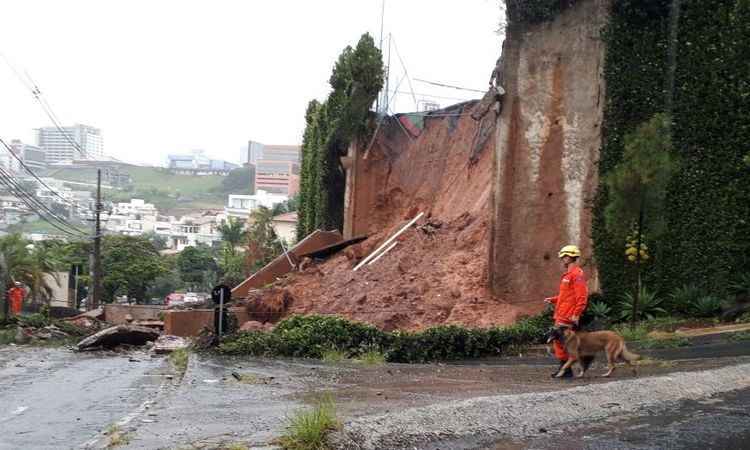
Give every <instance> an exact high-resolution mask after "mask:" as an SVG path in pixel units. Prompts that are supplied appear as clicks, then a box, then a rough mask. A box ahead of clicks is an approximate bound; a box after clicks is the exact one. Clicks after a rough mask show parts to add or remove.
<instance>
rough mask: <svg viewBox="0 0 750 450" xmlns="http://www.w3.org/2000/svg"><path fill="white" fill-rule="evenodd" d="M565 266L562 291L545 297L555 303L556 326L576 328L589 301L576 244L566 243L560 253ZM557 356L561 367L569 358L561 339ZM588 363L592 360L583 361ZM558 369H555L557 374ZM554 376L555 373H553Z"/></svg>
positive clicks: (569, 373)
mask: <svg viewBox="0 0 750 450" xmlns="http://www.w3.org/2000/svg"><path fill="white" fill-rule="evenodd" d="M558 256H559V257H560V260H561V261H562V263H563V266H564V267H565V273H564V274H563V276H562V278H561V279H560V292H559V293H558V295H556V296H554V297H549V298H546V299H544V301H545V302H547V303H551V304H553V305H555V312H554V316H553V319H554V321H555V327H558V328H559V327H568V328H575V327H577V326H578V321H579V320H580V319H581V315H582V314H583V311H584V310H585V309H586V303H587V301H588V287H587V286H586V278H585V277H584V275H583V270H582V269H581V268H580V267H579V266H578V259H579V258H580V257H581V250H580V249H579V248H578V247H577V246H575V245H566V246H565V247H563V248H562V249H561V250H560V253H559V254H558ZM553 348H554V351H555V357H556V358H557V359H559V360H560V367H562V365H563V364H565V361H567V360H568V354H567V353H566V352H565V348H564V347H563V345H562V344H561V343H560V342H559V341H554V342H553ZM582 363H585V364H586V365H588V363H590V361H586V362H584V361H582ZM557 372H558V371H555V374H556V373H557ZM553 376H554V374H553ZM563 376H564V377H566V378H568V377H572V376H573V371H572V370H571V369H567V370H566V371H565V374H564V375H563Z"/></svg>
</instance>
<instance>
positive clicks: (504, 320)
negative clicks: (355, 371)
mask: <svg viewBox="0 0 750 450" xmlns="http://www.w3.org/2000/svg"><path fill="white" fill-rule="evenodd" d="M397 229H398V226H394V227H392V228H389V229H388V230H387V231H384V232H381V233H379V234H377V235H375V236H373V237H371V238H370V239H368V241H365V242H363V243H361V244H358V245H357V246H354V247H353V248H352V249H350V250H349V251H347V252H343V253H342V254H339V255H337V256H335V257H333V258H331V259H329V260H328V261H325V262H323V263H320V264H317V265H314V266H312V267H310V268H308V269H306V270H304V271H302V272H298V273H295V274H293V275H292V276H290V277H289V279H288V281H287V282H286V283H285V286H284V289H285V290H286V291H287V292H288V293H289V294H290V297H291V298H292V299H293V300H292V302H290V304H289V306H288V307H287V310H286V313H287V314H294V313H306V314H311V313H316V314H338V315H342V316H345V317H347V318H351V319H354V320H359V321H363V322H369V323H372V324H374V325H376V326H378V327H379V328H382V329H384V330H395V329H405V330H417V329H422V328H425V327H429V326H432V325H438V324H459V325H465V326H470V327H489V326H492V325H498V324H510V323H513V322H514V321H515V320H516V319H517V318H518V316H519V315H520V314H523V313H530V312H531V311H528V310H523V309H521V308H519V307H517V306H512V305H509V304H507V303H505V302H502V301H500V300H498V299H495V298H492V297H491V296H490V294H489V290H488V288H487V232H488V226H487V218H486V217H484V218H482V217H476V216H472V215H470V214H468V213H467V214H465V215H463V216H461V217H459V218H457V219H455V220H453V221H451V222H441V221H439V220H437V219H426V220H424V221H420V222H418V223H417V226H416V227H414V228H412V229H410V230H408V231H406V232H404V233H403V234H402V235H401V236H400V237H399V239H398V244H397V245H396V247H395V248H394V249H393V250H391V251H390V252H389V253H388V254H386V255H385V256H383V257H382V258H380V259H378V260H377V261H376V262H375V263H373V264H371V265H366V266H364V267H362V268H361V269H360V270H358V271H357V272H354V271H353V270H352V269H353V267H354V266H355V265H356V264H357V262H358V261H359V258H357V256H358V255H363V254H364V255H366V254H368V253H369V252H370V249H371V248H374V247H375V246H376V245H377V244H378V243H379V242H382V241H383V240H385V239H387V237H388V236H389V235H390V234H392V233H393V232H395V231H397Z"/></svg>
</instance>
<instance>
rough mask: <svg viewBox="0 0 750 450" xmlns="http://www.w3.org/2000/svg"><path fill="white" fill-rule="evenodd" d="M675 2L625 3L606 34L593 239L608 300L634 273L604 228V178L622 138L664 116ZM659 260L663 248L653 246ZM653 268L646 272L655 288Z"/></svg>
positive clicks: (616, 6) (618, 5)
mask: <svg viewBox="0 0 750 450" xmlns="http://www.w3.org/2000/svg"><path fill="white" fill-rule="evenodd" d="M670 3H671V0H624V1H615V2H613V5H612V11H611V14H610V19H609V25H608V26H607V29H606V31H605V33H604V39H605V42H606V54H605V55H606V56H605V61H604V79H605V84H606V95H605V99H606V100H605V101H606V103H605V108H604V127H603V142H602V148H601V151H600V160H599V179H600V180H602V182H601V183H600V185H599V192H598V195H597V198H596V200H595V204H594V217H593V223H592V235H593V239H594V255H595V258H596V263H597V266H598V269H599V277H600V282H601V286H602V290H603V291H604V292H605V293H607V294H610V298H612V297H614V296H617V295H619V294H620V293H624V292H628V291H630V290H631V289H632V286H633V281H634V277H635V275H636V274H635V271H634V270H633V267H632V265H630V264H629V263H628V262H627V259H626V258H625V253H624V251H625V248H624V244H625V242H624V240H623V239H622V238H621V237H616V236H613V235H612V234H611V233H609V232H608V230H607V229H606V227H605V223H604V208H605V206H606V203H607V190H606V186H605V184H604V182H603V180H604V176H605V175H606V174H607V173H608V172H609V171H610V170H612V169H613V168H614V167H615V166H616V165H617V163H619V162H620V160H621V159H622V154H623V149H624V138H625V135H626V134H627V133H628V132H631V131H633V130H634V129H635V128H636V127H637V126H638V125H639V124H641V123H643V122H645V121H647V120H648V119H650V118H651V117H652V116H653V115H654V114H656V113H658V112H662V111H664V106H665V97H666V96H665V93H664V91H663V87H664V84H665V77H666V63H667V59H668V58H667V55H668V37H669V12H670ZM649 245H650V247H651V248H652V250H653V251H655V253H657V254H656V255H655V258H654V260H655V261H660V260H661V258H660V255H659V254H658V253H659V251H658V250H659V248H661V246H659V245H655V243H653V242H649ZM652 267H653V266H647V267H646V272H645V273H644V277H645V281H646V284H647V285H650V284H651V281H652V278H653V276H654V275H653V271H651V270H649V269H651V268H652Z"/></svg>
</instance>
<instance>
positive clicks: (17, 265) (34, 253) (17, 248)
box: [0, 234, 61, 304]
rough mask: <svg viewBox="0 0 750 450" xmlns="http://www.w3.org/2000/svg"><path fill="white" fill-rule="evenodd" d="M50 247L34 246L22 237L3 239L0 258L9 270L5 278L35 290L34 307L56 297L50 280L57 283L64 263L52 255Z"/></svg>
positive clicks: (14, 235) (32, 295)
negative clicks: (58, 270) (60, 268)
mask: <svg viewBox="0 0 750 450" xmlns="http://www.w3.org/2000/svg"><path fill="white" fill-rule="evenodd" d="M50 250H51V247H50V246H49V245H48V244H47V243H40V244H37V245H33V244H31V243H30V242H29V241H27V240H26V239H23V238H22V237H21V235H19V234H11V235H8V236H5V237H3V238H0V254H1V258H0V259H2V260H4V265H5V267H6V268H7V269H6V270H7V271H6V272H5V273H3V274H2V277H3V279H4V281H6V284H7V282H8V281H21V282H22V283H24V284H26V285H27V286H29V287H30V289H31V298H32V302H34V304H39V303H40V301H41V300H48V299H49V298H50V297H51V295H52V287H51V286H50V278H52V279H55V280H56V281H57V275H56V274H55V272H57V269H58V268H59V267H60V266H61V263H60V261H59V260H58V259H57V258H56V257H55V256H54V255H53V253H52V252H51V251H50Z"/></svg>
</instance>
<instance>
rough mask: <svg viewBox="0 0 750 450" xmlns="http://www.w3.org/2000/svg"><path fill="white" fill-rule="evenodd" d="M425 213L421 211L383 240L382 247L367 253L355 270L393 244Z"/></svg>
mask: <svg viewBox="0 0 750 450" xmlns="http://www.w3.org/2000/svg"><path fill="white" fill-rule="evenodd" d="M423 215H424V212H421V213H419V214H417V217H415V218H413V219H411V220H410V221H409V223H407V224H406V225H404V226H403V227H402V228H401V229H400V230H398V232H396V234H394V235H393V236H391V237H390V238H388V240H387V241H385V242H383V243H382V244H381V245H380V247H378V248H377V249H375V251H374V252H372V253H370V254H369V255H367V257H366V258H365V259H363V260H362V261H361V262H360V263H359V264H357V266H356V267H355V268H354V271H355V272H356V271H357V270H359V268H360V267H362V266H364V265H365V264H367V263H368V262H369V261H370V260H371V259H372V258H374V257H376V256H377V255H378V253H380V251H381V250H383V249H384V248H386V247H387V246H389V245H390V244H391V242H393V241H394V240H395V239H396V238H397V237H399V236H400V235H401V233H403V232H404V231H406V229H407V228H409V227H410V226H412V225H414V223H415V222H416V221H417V220H419V218H420V217H422V216H423Z"/></svg>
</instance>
